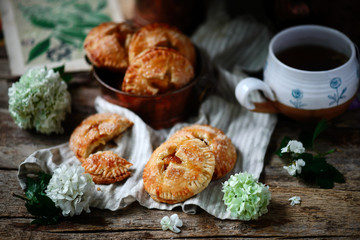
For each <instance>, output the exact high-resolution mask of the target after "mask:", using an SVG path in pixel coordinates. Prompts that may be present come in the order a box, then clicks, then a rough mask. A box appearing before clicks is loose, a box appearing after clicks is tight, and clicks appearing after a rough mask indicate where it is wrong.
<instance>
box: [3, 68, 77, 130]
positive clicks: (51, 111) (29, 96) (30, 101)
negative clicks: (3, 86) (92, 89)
mask: <svg viewBox="0 0 360 240" xmlns="http://www.w3.org/2000/svg"><path fill="white" fill-rule="evenodd" d="M8 95H9V113H10V115H11V117H12V118H13V119H14V121H15V123H16V124H17V125H18V126H19V127H21V128H24V129H31V128H35V129H36V131H38V132H40V133H44V134H51V133H63V132H64V129H63V127H62V126H61V122H62V121H64V120H65V118H66V114H67V113H70V112H71V95H70V93H69V91H68V90H67V84H66V83H65V82H64V81H63V80H62V78H61V76H60V74H59V73H58V72H54V70H53V69H50V70H47V68H46V67H37V68H31V69H29V70H28V71H27V72H26V73H24V74H23V75H22V76H21V78H20V79H19V81H17V82H15V83H13V84H12V86H11V87H10V88H9V90H8Z"/></svg>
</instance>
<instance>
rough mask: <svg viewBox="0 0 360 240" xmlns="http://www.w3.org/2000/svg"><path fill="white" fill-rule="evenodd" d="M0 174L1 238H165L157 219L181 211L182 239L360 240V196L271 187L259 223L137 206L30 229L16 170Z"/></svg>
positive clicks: (329, 191)
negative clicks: (322, 239) (321, 239)
mask: <svg viewBox="0 0 360 240" xmlns="http://www.w3.org/2000/svg"><path fill="white" fill-rule="evenodd" d="M0 173H1V174H0V176H1V177H0V193H1V196H4V197H3V199H2V201H1V205H2V207H1V208H0V211H1V212H0V236H9V235H10V236H11V234H24V236H27V235H28V234H30V235H32V234H39V232H41V233H42V234H43V233H46V234H45V235H41V236H47V234H50V232H51V233H55V234H60V235H59V236H63V234H66V233H85V234H86V233H89V232H95V233H96V232H110V233H111V232H122V233H126V232H134V234H135V235H134V236H138V237H143V235H141V234H143V232H142V233H139V234H140V235H136V234H137V233H136V232H137V231H140V232H141V231H149V237H150V238H152V237H160V238H163V237H165V238H167V237H171V236H174V235H172V233H169V232H162V231H161V229H160V227H161V226H160V224H159V221H160V220H161V218H162V217H163V216H165V215H171V214H172V213H178V214H179V216H180V218H181V219H182V220H183V221H184V227H182V228H181V229H182V233H181V234H180V235H176V236H179V237H206V238H207V237H218V238H222V237H229V236H231V237H239V236H247V237H280V236H282V237H296V236H302V237H313V236H327V237H340V236H347V237H359V236H360V235H359V234H360V225H359V222H360V192H358V191H342V190H323V189H316V188H289V187H271V188H270V190H271V192H272V200H271V203H270V205H269V212H268V213H267V214H265V215H264V216H262V217H260V218H259V220H257V221H250V222H241V221H231V220H225V221H222V220H219V219H216V218H215V217H213V216H211V215H209V214H207V213H206V212H204V211H202V210H199V211H198V213H197V214H195V215H188V214H186V213H183V212H181V210H180V209H177V210H175V211H171V212H168V211H159V210H149V209H146V208H144V207H141V206H140V205H139V204H137V203H134V204H132V205H131V206H130V207H128V208H125V209H122V210H119V211H114V212H112V211H108V210H99V209H92V212H91V213H89V214H87V213H84V214H82V215H80V216H75V217H73V218H70V219H67V220H65V221H63V222H61V223H59V224H57V225H55V226H41V227H32V226H30V225H29V223H30V222H31V220H32V218H31V216H30V215H29V214H28V213H27V212H26V209H25V207H24V205H23V202H22V201H21V200H18V199H14V198H13V197H12V196H11V193H12V192H19V191H21V190H20V187H19V186H18V184H17V180H16V171H3V170H0ZM295 195H296V196H300V197H302V202H301V205H296V206H293V207H292V206H290V205H289V201H288V198H290V197H292V196H295ZM331 206H336V207H331ZM24 217H25V219H24ZM13 224H15V226H14V227H13ZM29 232H31V233H29ZM129 234H130V233H129ZM81 235H82V234H81ZM39 236H40V235H39ZM49 236H51V234H50V235H49ZM125 236H127V235H126V234H125ZM129 237H130V235H129Z"/></svg>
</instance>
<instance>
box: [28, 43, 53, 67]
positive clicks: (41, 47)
mask: <svg viewBox="0 0 360 240" xmlns="http://www.w3.org/2000/svg"><path fill="white" fill-rule="evenodd" d="M49 47H50V38H49V37H48V38H46V39H44V40H42V41H41V42H39V43H38V44H36V45H35V46H34V47H33V48H32V49H31V50H30V53H29V57H28V60H27V61H26V62H27V63H29V62H31V61H32V60H34V59H35V58H37V57H38V56H40V55H41V54H43V53H45V52H46V51H47V50H48V49H49Z"/></svg>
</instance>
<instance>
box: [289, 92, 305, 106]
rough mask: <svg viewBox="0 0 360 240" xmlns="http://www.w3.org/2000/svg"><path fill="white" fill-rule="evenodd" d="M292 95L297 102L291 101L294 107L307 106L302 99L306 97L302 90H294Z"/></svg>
mask: <svg viewBox="0 0 360 240" xmlns="http://www.w3.org/2000/svg"><path fill="white" fill-rule="evenodd" d="M291 95H292V96H293V97H294V98H295V101H293V100H290V103H291V104H292V105H294V107H295V108H302V107H304V106H305V105H306V104H304V103H302V102H301V99H302V98H303V97H304V94H303V92H302V91H301V90H300V89H293V90H292V91H291Z"/></svg>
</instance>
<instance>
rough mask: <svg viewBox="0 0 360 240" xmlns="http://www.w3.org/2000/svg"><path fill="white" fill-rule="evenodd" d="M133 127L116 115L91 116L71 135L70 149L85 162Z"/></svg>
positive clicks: (100, 114) (123, 118)
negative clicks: (91, 155) (110, 141)
mask: <svg viewBox="0 0 360 240" xmlns="http://www.w3.org/2000/svg"><path fill="white" fill-rule="evenodd" d="M132 125H133V123H132V122H131V121H130V120H128V119H127V118H125V117H123V116H121V115H119V114H116V113H97V114H94V115H91V116H89V117H88V118H86V119H85V120H84V121H82V122H81V123H80V125H79V126H78V127H76V128H75V130H74V131H73V133H72V134H71V137H70V144H69V146H70V149H71V150H72V151H73V152H74V153H75V155H76V157H77V158H78V159H79V160H80V161H81V162H84V160H85V159H86V158H87V157H88V156H89V155H90V154H91V153H92V152H93V151H94V149H95V148H96V147H98V146H99V145H100V144H105V143H106V142H108V141H109V140H111V139H113V138H114V137H116V136H118V135H120V134H121V133H122V132H124V131H125V130H126V129H128V128H129V127H131V126H132Z"/></svg>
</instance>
